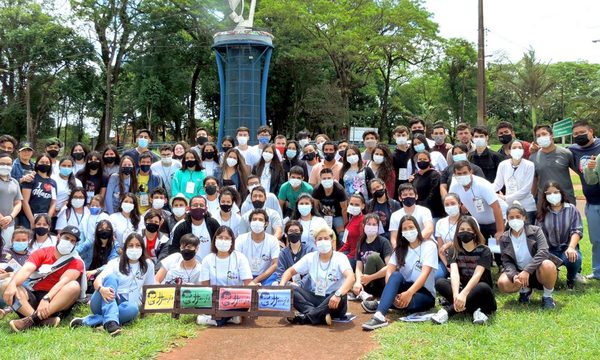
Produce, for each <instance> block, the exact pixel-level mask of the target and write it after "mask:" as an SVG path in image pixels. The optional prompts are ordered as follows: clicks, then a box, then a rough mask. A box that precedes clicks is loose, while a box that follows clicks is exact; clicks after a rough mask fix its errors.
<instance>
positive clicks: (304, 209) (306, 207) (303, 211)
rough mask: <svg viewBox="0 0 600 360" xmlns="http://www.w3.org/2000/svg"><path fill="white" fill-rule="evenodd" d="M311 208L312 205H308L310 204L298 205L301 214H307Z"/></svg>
mask: <svg viewBox="0 0 600 360" xmlns="http://www.w3.org/2000/svg"><path fill="white" fill-rule="evenodd" d="M311 210H312V205H310V204H302V205H298V212H299V213H300V215H302V216H307V215H308V214H310V211H311Z"/></svg>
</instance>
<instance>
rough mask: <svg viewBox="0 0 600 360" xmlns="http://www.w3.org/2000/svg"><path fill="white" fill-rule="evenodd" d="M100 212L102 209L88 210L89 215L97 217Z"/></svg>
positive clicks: (93, 208) (92, 208)
mask: <svg viewBox="0 0 600 360" xmlns="http://www.w3.org/2000/svg"><path fill="white" fill-rule="evenodd" d="M101 212H102V208H99V207H91V208H90V214H92V215H98V214H100V213H101Z"/></svg>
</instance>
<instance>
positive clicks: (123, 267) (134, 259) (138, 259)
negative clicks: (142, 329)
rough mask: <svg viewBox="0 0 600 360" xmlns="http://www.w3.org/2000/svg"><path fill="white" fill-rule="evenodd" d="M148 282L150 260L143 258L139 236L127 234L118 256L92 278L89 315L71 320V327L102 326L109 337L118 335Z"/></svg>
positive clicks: (151, 268)
mask: <svg viewBox="0 0 600 360" xmlns="http://www.w3.org/2000/svg"><path fill="white" fill-rule="evenodd" d="M152 284H154V263H153V262H152V260H150V259H148V258H147V257H146V249H145V247H144V239H143V238H142V236H141V235H140V234H137V233H131V234H129V235H128V236H127V238H126V239H125V244H124V245H123V251H122V253H121V257H120V258H118V259H113V260H111V261H109V262H108V264H107V265H106V267H105V268H104V270H103V271H102V272H101V273H100V275H98V277H97V278H96V280H95V281H94V288H95V289H96V291H95V292H94V295H92V299H91V301H90V309H91V311H92V315H88V316H86V317H84V318H75V319H73V320H72V321H71V327H77V326H90V327H97V326H100V325H103V326H104V329H106V331H107V332H108V333H109V334H110V335H111V336H115V335H118V334H119V333H120V332H121V325H122V324H125V323H128V322H130V321H133V320H134V319H135V318H136V317H137V315H138V313H139V307H140V305H141V302H142V288H143V287H144V285H152Z"/></svg>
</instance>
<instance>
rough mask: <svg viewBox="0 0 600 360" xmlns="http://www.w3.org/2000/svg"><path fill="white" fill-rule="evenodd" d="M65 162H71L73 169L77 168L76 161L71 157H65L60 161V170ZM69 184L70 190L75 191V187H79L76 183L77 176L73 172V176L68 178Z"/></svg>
mask: <svg viewBox="0 0 600 360" xmlns="http://www.w3.org/2000/svg"><path fill="white" fill-rule="evenodd" d="M65 161H70V162H71V167H75V160H74V159H73V158H72V157H70V156H63V157H62V158H61V159H60V161H59V162H58V168H59V169H60V165H61V164H62V163H64V162H65ZM59 173H60V172H59ZM67 182H68V184H69V190H71V191H73V189H75V187H76V186H77V182H76V181H75V174H74V173H73V172H72V171H71V174H70V175H69V177H68V178H67Z"/></svg>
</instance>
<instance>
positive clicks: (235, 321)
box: [227, 316, 242, 325]
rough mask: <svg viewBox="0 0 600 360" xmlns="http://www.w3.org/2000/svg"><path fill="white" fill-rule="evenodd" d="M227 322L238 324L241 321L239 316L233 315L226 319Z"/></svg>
mask: <svg viewBox="0 0 600 360" xmlns="http://www.w3.org/2000/svg"><path fill="white" fill-rule="evenodd" d="M227 323H228V324H234V325H239V324H241V323H242V317H241V316H234V317H232V318H231V319H229V320H227Z"/></svg>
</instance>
